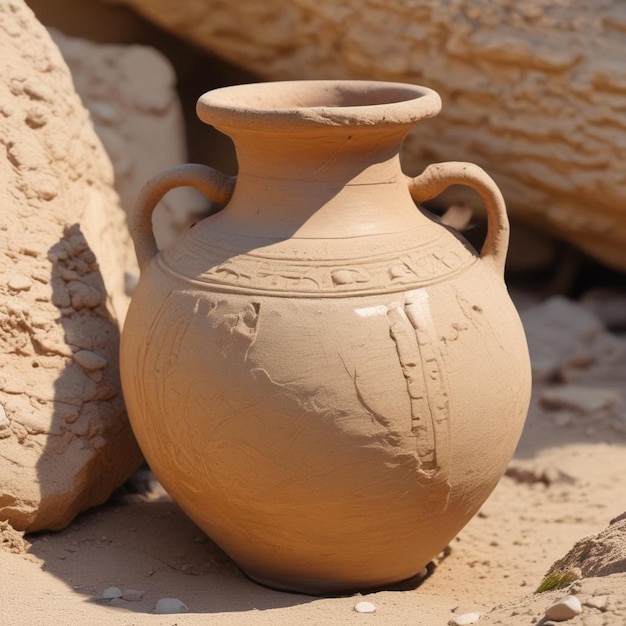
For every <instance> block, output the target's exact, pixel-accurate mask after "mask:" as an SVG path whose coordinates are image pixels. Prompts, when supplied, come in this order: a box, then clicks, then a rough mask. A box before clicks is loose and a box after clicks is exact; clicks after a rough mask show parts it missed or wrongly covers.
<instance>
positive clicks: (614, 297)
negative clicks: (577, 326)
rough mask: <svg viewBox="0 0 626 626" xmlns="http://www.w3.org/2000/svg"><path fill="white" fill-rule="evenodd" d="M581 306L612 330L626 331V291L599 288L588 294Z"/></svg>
mask: <svg viewBox="0 0 626 626" xmlns="http://www.w3.org/2000/svg"><path fill="white" fill-rule="evenodd" d="M581 304H582V305H583V306H584V307H585V309H587V310H588V311H590V312H591V313H593V315H595V316H596V317H597V318H598V319H600V320H602V323H603V324H604V325H605V326H606V327H607V328H609V329H611V330H616V331H623V330H626V291H624V290H622V291H619V290H617V289H608V288H597V289H591V290H590V291H588V292H586V293H585V294H584V296H583V297H582V300H581Z"/></svg>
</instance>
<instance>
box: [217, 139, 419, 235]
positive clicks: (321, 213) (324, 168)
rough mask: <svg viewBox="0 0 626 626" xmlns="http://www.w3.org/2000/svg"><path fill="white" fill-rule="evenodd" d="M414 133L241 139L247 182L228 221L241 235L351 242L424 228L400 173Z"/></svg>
mask: <svg viewBox="0 0 626 626" xmlns="http://www.w3.org/2000/svg"><path fill="white" fill-rule="evenodd" d="M407 131H408V128H397V127H396V128H393V129H389V128H386V129H382V130H381V129H376V128H371V129H364V128H358V129H352V130H351V129H350V128H346V127H339V128H337V127H335V128H326V129H323V132H320V131H317V132H304V133H281V132H276V133H258V132H250V133H246V132H245V131H240V132H237V133H233V135H232V138H233V141H234V143H235V147H236V151H237V158H238V163H239V175H238V178H237V184H236V187H235V193H234V195H233V198H232V200H231V202H230V203H229V205H228V206H227V207H226V209H225V210H224V211H223V212H222V213H223V216H222V219H223V220H230V221H232V222H234V223H236V229H237V231H238V232H240V233H242V232H244V233H249V234H253V235H256V236H266V237H275V238H285V237H296V238H320V237H322V238H328V237H333V238H340V237H348V238H349V237H357V236H366V235H373V234H383V233H391V232H402V231H403V230H406V229H407V228H408V227H411V225H417V224H422V223H423V221H424V220H425V218H424V217H423V216H422V215H421V214H420V213H419V211H417V210H416V208H415V204H414V203H413V201H412V200H411V197H410V195H409V192H408V188H407V185H406V180H405V176H404V174H403V173H402V170H401V167H400V159H399V152H400V147H401V144H402V140H403V139H404V136H405V135H406V132H407ZM234 225H235V224H234Z"/></svg>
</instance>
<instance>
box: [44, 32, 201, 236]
mask: <svg viewBox="0 0 626 626" xmlns="http://www.w3.org/2000/svg"><path fill="white" fill-rule="evenodd" d="M49 31H50V34H51V35H52V38H53V39H54V42H55V43H56V44H57V45H58V46H59V49H60V50H61V54H62V55H63V58H64V60H65V62H66V63H67V64H68V67H69V69H70V71H71V73H72V79H73V81H74V85H75V87H76V91H77V93H78V94H79V96H80V97H81V99H82V101H83V104H84V105H85V107H86V108H87V109H88V111H89V113H90V115H91V119H92V122H93V125H94V129H95V131H96V134H97V135H98V137H99V138H100V140H101V141H102V144H103V146H104V148H105V150H106V151H107V154H108V155H109V157H110V159H111V162H112V164H113V171H114V186H115V189H116V191H117V192H118V194H119V196H120V201H121V204H122V207H123V208H124V210H125V211H126V212H127V213H129V212H130V211H131V210H132V208H133V206H134V204H135V200H136V198H137V195H138V194H139V191H140V189H141V187H143V185H144V184H145V183H146V182H147V181H148V179H149V178H151V177H152V176H154V175H155V174H158V173H159V172H160V171H161V170H163V169H165V168H167V167H172V166H173V165H178V164H179V163H183V162H185V161H187V150H186V143H185V130H184V126H183V116H182V112H181V106H180V102H179V100H178V96H177V94H176V77H175V75H174V70H173V69H172V66H171V65H170V63H169V62H168V60H167V59H166V58H165V57H163V55H161V54H160V53H159V52H157V51H156V50H155V49H153V48H150V47H148V46H140V45H122V44H116V45H113V44H99V43H93V42H91V41H87V40H85V39H80V38H76V37H68V36H66V35H64V34H63V33H61V32H60V31H58V30H56V29H53V28H51V29H49ZM207 205H208V201H207V200H206V199H205V198H204V196H202V194H200V193H199V192H197V191H195V190H194V189H191V188H183V189H177V190H175V191H173V192H171V193H170V194H168V195H167V196H166V197H165V198H164V200H163V201H162V202H160V203H159V206H158V207H157V209H156V211H155V214H154V220H153V221H154V228H155V236H156V238H157V241H158V242H159V243H160V244H161V245H162V246H165V245H167V244H169V243H170V242H171V241H172V239H173V238H174V237H175V236H176V235H177V234H178V233H179V232H180V230H181V228H183V227H184V226H185V225H188V222H189V221H190V219H191V218H190V215H191V216H195V215H197V214H199V213H201V212H202V211H203V210H204V209H205V208H206V206H207Z"/></svg>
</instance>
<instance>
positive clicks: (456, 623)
mask: <svg viewBox="0 0 626 626" xmlns="http://www.w3.org/2000/svg"><path fill="white" fill-rule="evenodd" d="M479 620H480V613H476V612H473V613H461V615H455V616H454V617H453V618H451V619H450V620H449V621H448V626H467V625H468V624H475V623H476V622H478V621H479Z"/></svg>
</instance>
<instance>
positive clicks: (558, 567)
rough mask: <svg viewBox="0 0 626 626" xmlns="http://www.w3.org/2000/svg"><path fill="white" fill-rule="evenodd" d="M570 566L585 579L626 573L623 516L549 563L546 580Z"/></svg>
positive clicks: (625, 518)
mask: <svg viewBox="0 0 626 626" xmlns="http://www.w3.org/2000/svg"><path fill="white" fill-rule="evenodd" d="M572 569H578V570H579V571H580V572H581V575H582V576H584V577H586V578H588V577H592V576H609V575H611V574H615V573H618V572H626V517H623V518H622V519H619V518H616V521H613V522H612V523H611V524H610V525H609V526H608V527H607V528H605V529H604V530H603V531H601V532H600V533H598V534H596V535H592V536H590V537H585V538H583V539H581V540H580V541H578V542H577V543H576V544H575V545H574V547H573V548H572V549H571V550H570V551H569V552H568V553H567V554H566V555H565V556H564V557H563V558H562V559H559V560H558V561H556V562H555V563H554V564H553V565H552V567H551V568H550V569H549V570H548V572H547V574H546V576H545V579H548V578H550V577H552V578H555V577H558V576H559V575H560V573H562V572H566V571H568V570H572Z"/></svg>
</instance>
